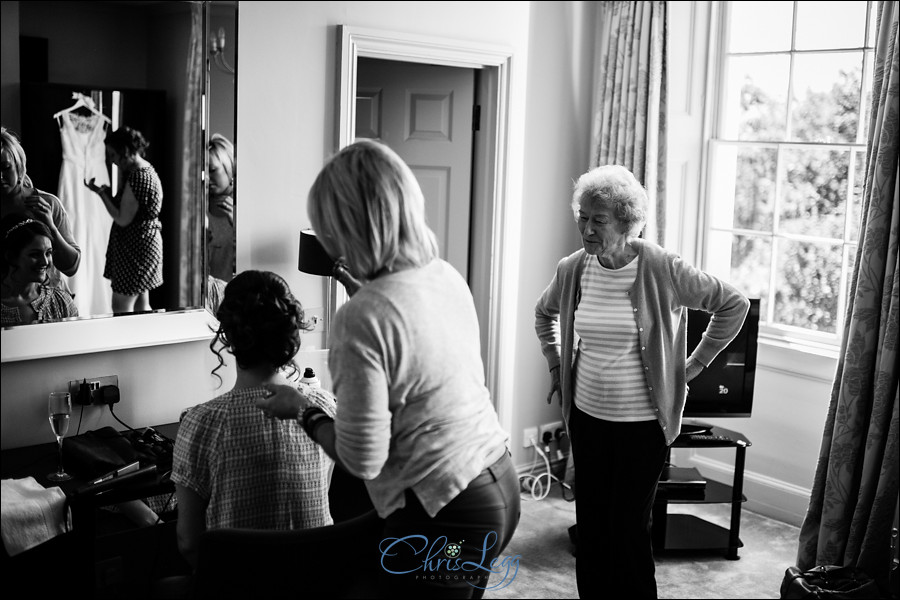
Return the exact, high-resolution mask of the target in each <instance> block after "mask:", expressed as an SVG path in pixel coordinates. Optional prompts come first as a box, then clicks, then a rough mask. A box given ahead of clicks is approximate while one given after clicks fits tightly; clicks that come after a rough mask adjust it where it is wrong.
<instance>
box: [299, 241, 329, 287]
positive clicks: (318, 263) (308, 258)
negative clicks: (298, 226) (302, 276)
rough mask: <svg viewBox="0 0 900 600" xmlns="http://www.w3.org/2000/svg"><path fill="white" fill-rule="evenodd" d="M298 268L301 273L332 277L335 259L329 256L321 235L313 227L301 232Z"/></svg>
mask: <svg viewBox="0 0 900 600" xmlns="http://www.w3.org/2000/svg"><path fill="white" fill-rule="evenodd" d="M297 268H298V269H299V270H300V272H301V273H309V274H310V275H320V276H322V277H331V276H332V275H333V271H334V259H333V258H331V257H330V256H328V253H327V252H325V248H323V247H322V244H321V243H320V242H319V237H318V236H317V235H316V232H315V231H313V230H312V229H304V230H303V231H301V232H300V252H299V260H298V261H297Z"/></svg>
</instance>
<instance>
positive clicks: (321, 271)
mask: <svg viewBox="0 0 900 600" xmlns="http://www.w3.org/2000/svg"><path fill="white" fill-rule="evenodd" d="M297 269H298V270H299V271H300V272H301V273H308V274H309V275H318V276H320V277H328V287H327V288H326V290H327V291H326V292H325V340H326V347H327V345H328V344H327V340H328V335H329V334H330V333H331V315H333V314H334V312H335V310H337V308H336V303H337V283H338V282H340V283H341V285H343V286H344V290H345V291H346V292H347V296H352V295H353V294H355V293H356V290H358V289H359V288H360V287H362V283H360V281H359V280H357V279H356V278H355V277H353V275H351V274H350V271H349V270H348V269H347V264H346V263H345V262H344V261H343V259H340V258H339V259H338V260H334V259H333V258H331V256H329V255H328V252H326V251H325V248H324V247H323V246H322V244H321V242H319V237H318V236H317V235H316V232H315V231H313V230H312V229H304V230H303V231H301V232H300V248H299V253H298V258H297Z"/></svg>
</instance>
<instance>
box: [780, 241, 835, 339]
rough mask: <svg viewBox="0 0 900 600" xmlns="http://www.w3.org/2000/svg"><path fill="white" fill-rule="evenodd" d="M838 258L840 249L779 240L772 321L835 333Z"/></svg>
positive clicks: (831, 246)
mask: <svg viewBox="0 0 900 600" xmlns="http://www.w3.org/2000/svg"><path fill="white" fill-rule="evenodd" d="M841 258H842V256H841V246H837V245H833V244H816V243H811V242H798V241H793V240H785V239H779V240H778V242H777V256H776V265H775V311H774V320H775V322H776V323H779V324H782V325H791V326H794V327H803V328H806V329H812V330H814V331H822V332H826V333H835V332H836V330H837V316H838V315H837V310H838V297H839V295H840V285H841Z"/></svg>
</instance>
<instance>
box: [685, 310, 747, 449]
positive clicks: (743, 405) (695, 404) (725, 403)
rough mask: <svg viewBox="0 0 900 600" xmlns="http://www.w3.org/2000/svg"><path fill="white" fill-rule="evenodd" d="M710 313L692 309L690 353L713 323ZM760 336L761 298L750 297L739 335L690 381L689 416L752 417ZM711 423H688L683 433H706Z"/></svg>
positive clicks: (688, 346)
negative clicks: (757, 345)
mask: <svg viewBox="0 0 900 600" xmlns="http://www.w3.org/2000/svg"><path fill="white" fill-rule="evenodd" d="M709 318H710V314H709V313H708V312H706V311H703V310H693V309H689V310H688V315H687V353H688V356H690V353H691V352H692V351H693V350H694V348H696V347H697V344H698V343H699V342H700V336H701V335H702V334H703V332H704V331H705V330H706V326H707V325H708V324H709ZM758 336H759V299H758V298H751V299H750V310H749V311H748V312H747V317H746V318H745V319H744V324H743V325H742V326H741V330H740V331H739V332H738V334H737V336H735V338H734V339H733V340H732V341H731V343H730V344H728V346H727V347H726V348H725V349H724V350H722V352H720V353H719V355H718V356H717V357H716V358H715V360H713V362H712V363H710V365H709V366H708V367H707V368H705V369H703V371H701V373H700V374H699V375H698V376H697V377H695V378H694V379H693V380H692V381H691V382H689V383H688V395H687V401H686V402H685V405H684V413H683V417H684V418H685V419H698V418H721V417H749V416H750V413H751V410H752V408H753V384H754V381H755V378H756V344H757V338H758ZM710 427H711V425H709V424H706V423H702V422H700V423H695V422H690V421H688V422H685V423H684V424H683V425H682V433H684V434H687V435H690V434H699V433H706V432H707V431H708V430H709V428H710Z"/></svg>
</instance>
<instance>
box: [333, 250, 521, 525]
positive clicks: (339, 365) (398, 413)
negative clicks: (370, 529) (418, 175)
mask: <svg viewBox="0 0 900 600" xmlns="http://www.w3.org/2000/svg"><path fill="white" fill-rule="evenodd" d="M331 336H332V337H331V344H330V346H331V349H330V350H329V354H328V368H329V370H330V372H331V379H332V387H333V390H334V393H335V396H336V397H337V415H336V416H335V435H336V450H337V455H338V457H339V458H340V459H341V462H342V463H343V465H344V466H345V467H346V468H347V470H348V471H350V472H351V473H352V474H353V475H356V476H357V477H359V478H361V479H364V480H365V482H366V488H367V489H368V491H369V497H370V498H371V499H372V503H373V504H374V506H375V509H376V510H377V512H378V515H379V516H380V517H382V518H384V517H387V516H388V515H390V514H391V513H392V512H394V511H395V510H397V509H399V508H402V507H404V506H405V505H406V497H405V491H406V490H407V489H409V490H412V491H413V493H415V495H416V497H417V498H418V499H419V502H421V504H422V507H423V508H424V509H425V511H426V512H427V513H428V515H429V516H431V517H434V516H435V515H436V514H437V513H438V511H440V510H441V509H442V508H443V507H444V506H446V505H447V504H448V503H449V502H450V501H451V500H453V498H455V497H456V496H457V495H458V494H459V493H460V492H461V491H462V490H464V489H466V487H467V486H468V485H469V483H470V482H472V480H474V479H475V478H476V477H477V476H478V475H479V474H480V473H481V472H482V470H484V469H485V468H486V467H488V466H490V465H491V464H493V463H494V462H495V461H497V460H498V459H499V458H501V457H502V456H503V455H504V454H506V452H507V438H508V436H507V434H506V432H504V430H503V429H502V428H501V427H500V423H499V421H498V420H497V413H496V412H495V411H494V406H493V404H492V403H491V395H490V392H489V391H488V389H487V387H486V385H485V381H484V365H483V363H482V361H481V341H480V340H481V338H480V336H479V329H478V318H477V316H476V313H475V304H474V302H473V300H472V293H471V292H470V291H469V287H468V286H467V285H466V282H465V280H464V279H463V278H462V277H461V276H460V274H459V273H458V272H457V271H456V270H455V269H454V268H453V267H452V266H450V264H449V263H447V262H445V261H443V260H440V259H435V260H432V261H431V262H430V263H429V264H427V265H425V266H424V267H418V268H411V269H405V270H401V271H397V272H395V273H389V274H386V275H382V276H380V277H377V278H376V279H373V280H371V281H369V282H367V283H366V284H365V285H364V286H363V287H362V288H360V290H359V291H358V292H356V294H354V295H353V297H352V298H351V299H350V300H349V301H348V302H347V303H346V304H344V305H343V306H342V307H341V308H340V310H338V312H337V314H336V315H335V317H334V321H333V328H332V333H331Z"/></svg>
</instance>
